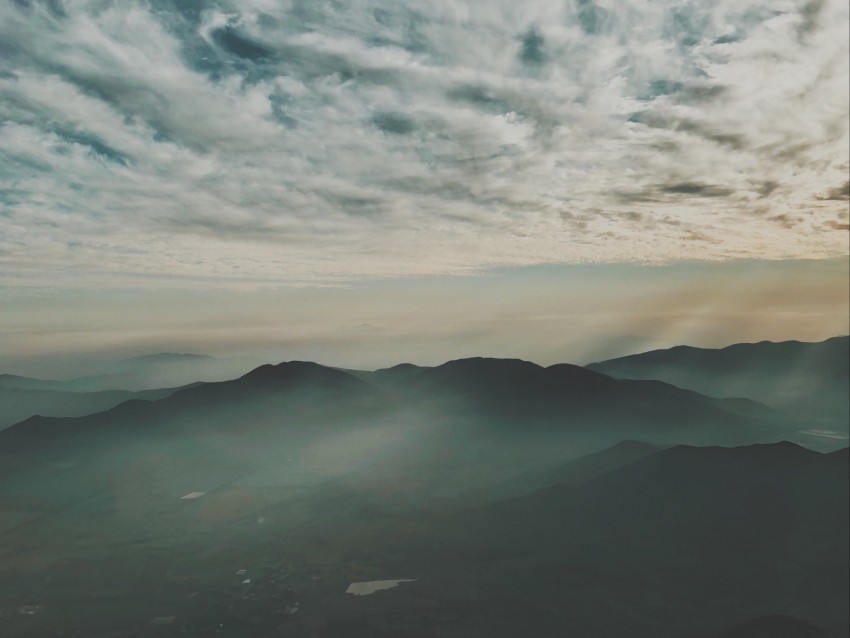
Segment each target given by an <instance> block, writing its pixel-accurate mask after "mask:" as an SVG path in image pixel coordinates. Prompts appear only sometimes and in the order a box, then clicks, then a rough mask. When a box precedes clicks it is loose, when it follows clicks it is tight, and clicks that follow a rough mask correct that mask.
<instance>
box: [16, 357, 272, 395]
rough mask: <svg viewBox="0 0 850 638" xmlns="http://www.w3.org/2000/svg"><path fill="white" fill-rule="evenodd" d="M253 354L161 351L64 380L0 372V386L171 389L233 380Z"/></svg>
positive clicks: (252, 362) (245, 368) (77, 389)
mask: <svg viewBox="0 0 850 638" xmlns="http://www.w3.org/2000/svg"><path fill="white" fill-rule="evenodd" d="M261 363H263V361H261V360H259V359H257V358H256V357H226V358H219V357H210V356H207V355H199V354H181V353H174V352H163V353H158V354H151V355H143V356H139V357H132V358H129V359H124V360H121V361H117V362H115V363H112V364H109V365H106V366H104V367H102V368H101V369H100V370H99V371H98V372H97V373H95V374H90V375H86V376H82V377H77V378H72V379H65V380H41V379H28V378H26V377H20V376H16V375H8V374H4V375H0V388H18V389H26V390H57V391H60V392H103V391H106V390H126V391H141V390H155V389H159V388H173V387H180V386H185V385H190V384H192V383H196V382H215V381H226V380H228V379H233V378H234V377H237V376H239V375H241V374H245V373H246V372H247V371H249V370H251V369H253V368H255V367H257V366H258V365H260V364H261Z"/></svg>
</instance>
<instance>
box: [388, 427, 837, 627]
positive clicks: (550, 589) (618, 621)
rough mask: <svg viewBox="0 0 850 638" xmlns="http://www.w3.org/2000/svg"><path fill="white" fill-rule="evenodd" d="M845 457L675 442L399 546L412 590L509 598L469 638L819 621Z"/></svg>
mask: <svg viewBox="0 0 850 638" xmlns="http://www.w3.org/2000/svg"><path fill="white" fill-rule="evenodd" d="M848 459H850V457H848V451H847V450H846V449H844V450H841V451H839V452H835V453H831V454H820V453H817V452H812V451H810V450H806V449H804V448H801V447H798V446H796V445H793V444H790V443H778V444H772V445H756V446H746V447H739V448H718V447H706V448H694V447H686V446H676V447H673V448H670V449H666V450H661V451H657V452H655V453H652V454H649V455H646V456H642V457H641V458H639V459H638V460H636V461H634V462H633V463H628V464H626V465H625V466H623V467H620V468H617V469H614V470H612V471H610V472H606V473H603V474H601V475H599V476H597V477H595V478H592V479H591V480H589V481H587V482H586V483H583V484H580V485H576V484H574V483H565V484H559V485H554V486H551V487H548V488H546V489H543V490H539V491H536V492H533V493H531V494H526V495H522V496H519V497H515V498H510V499H507V500H505V501H501V502H498V503H495V504H490V505H485V506H483V507H480V508H470V509H468V510H466V511H463V512H459V513H457V514H452V515H449V516H447V517H445V518H443V519H442V520H439V521H436V522H434V523H432V525H431V526H430V527H429V528H427V529H426V530H424V531H423V532H422V533H419V534H417V535H416V536H415V537H414V538H405V539H403V540H402V541H400V544H401V545H407V546H411V545H412V546H414V547H416V548H417V549H416V551H415V552H412V554H411V555H415V554H417V553H418V554H419V555H421V556H425V555H427V556H428V564H429V565H433V566H434V567H433V568H426V567H425V566H424V565H423V564H420V563H417V568H418V570H419V571H417V574H418V575H420V577H421V578H422V580H423V581H425V580H426V579H434V580H433V582H432V583H431V584H430V586H429V587H428V591H427V595H436V594H434V592H437V591H439V590H440V589H441V588H443V587H444V588H446V589H447V590H451V591H452V592H454V593H453V594H451V595H457V592H468V594H466V595H461V600H459V601H457V602H458V604H462V603H463V602H464V601H465V602H466V604H470V603H471V599H470V598H469V596H470V595H471V596H472V597H473V598H474V599H476V600H482V599H487V598H488V597H495V596H498V597H500V598H502V599H504V600H510V605H508V606H506V608H505V609H498V608H495V607H491V608H490V610H489V612H488V615H487V616H476V618H475V621H476V622H478V623H480V625H478V627H479V631H481V632H482V634H481V635H492V636H509V635H513V634H511V631H512V629H510V627H511V623H512V622H513V617H514V616H515V615H516V614H519V615H520V616H521V615H522V614H523V613H528V614H534V617H535V622H539V623H540V626H536V627H535V634H536V635H547V636H548V635H551V636H557V635H563V631H564V630H565V629H568V630H569V633H571V634H572V635H593V636H612V637H613V636H623V635H629V636H636V637H637V636H646V637H647V638H648V637H650V636H652V637H654V638H661V637H664V636H670V637H671V638H672V637H673V636H697V635H699V636H705V635H715V634H716V635H725V634H723V633H722V632H723V631H724V630H726V629H728V628H729V627H730V626H733V625H734V624H735V623H737V622H740V618H741V617H745V618H746V617H748V616H747V614H748V613H749V614H750V615H749V617H753V615H754V614H753V613H752V612H753V611H754V610H759V612H760V613H761V614H763V615H767V616H769V615H771V614H790V615H792V616H794V617H798V618H806V619H812V621H813V622H814V623H815V624H816V625H819V626H822V627H834V626H837V625H840V624H842V623H846V614H847V602H846V601H847V597H848V594H849V593H850V591H848V575H850V561H848V547H847V538H848V534H849V533H850V529H848V528H849V527H850V525H848V496H850V494H848V478H850V474H849V473H848ZM394 549H396V546H395V545H393V546H392V547H391V549H389V550H388V551H393V550H394ZM462 556H466V557H467V558H459V557H462ZM474 556H481V557H483V556H488V557H490V558H489V559H488V560H487V563H486V568H485V567H484V566H483V564H482V565H480V566H479V565H478V564H477V563H476V562H475V559H474V558H473V557H474ZM412 560H414V561H417V560H418V559H415V558H414V559H412ZM450 566H451V567H450ZM473 592H474V594H473ZM422 595H426V592H422ZM437 596H438V598H439V595H437ZM447 596H449V594H447ZM522 610H527V611H526V612H524V611H522ZM532 610H533V611H532ZM560 615H562V616H560ZM559 617H560V618H561V620H560V624H559V621H558V620H557V619H558V618H559ZM547 619H548V620H547ZM784 624H790V625H791V629H794V626H793V623H791V622H790V621H789V623H784ZM767 625H769V626H772V625H771V623H770V622H767ZM541 626H542V627H544V628H545V627H547V626H548V627H549V628H548V629H541ZM559 632H561V633H559ZM711 632H714V633H711ZM730 635H742V636H743V635H758V634H735V633H732V634H730ZM776 635H782V634H781V633H779V634H776ZM789 635H795V634H789ZM801 635H806V634H801ZM813 635H817V634H813ZM824 635H828V634H824Z"/></svg>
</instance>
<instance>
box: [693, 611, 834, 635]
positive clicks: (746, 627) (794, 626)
mask: <svg viewBox="0 0 850 638" xmlns="http://www.w3.org/2000/svg"><path fill="white" fill-rule="evenodd" d="M844 635H846V634H842V633H839V632H837V631H829V630H827V629H823V628H821V627H816V626H815V625H812V624H810V623H807V622H804V621H802V620H800V619H799V618H792V617H790V616H784V615H781V614H775V615H772V616H763V617H761V618H753V619H751V620H747V621H745V622H742V623H740V624H737V625H735V626H734V627H730V628H728V629H726V630H724V631H721V632H720V633H716V634H711V635H710V636H703V637H702V638H841V637H842V636H844Z"/></svg>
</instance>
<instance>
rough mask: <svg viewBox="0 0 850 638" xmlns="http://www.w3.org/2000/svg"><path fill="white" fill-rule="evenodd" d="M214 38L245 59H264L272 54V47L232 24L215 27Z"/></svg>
mask: <svg viewBox="0 0 850 638" xmlns="http://www.w3.org/2000/svg"><path fill="white" fill-rule="evenodd" d="M212 38H213V40H214V41H215V42H216V43H217V44H218V45H219V46H220V47H222V48H223V49H225V50H226V51H228V52H229V53H232V54H233V55H236V56H238V57H240V58H242V59H244V60H251V61H257V60H263V59H265V58H267V57H269V56H271V55H272V51H271V50H270V49H267V48H266V47H264V46H263V45H262V44H260V43H258V42H255V41H253V40H252V39H250V38H247V37H245V36H244V35H242V34H241V33H239V31H238V30H237V29H235V28H233V27H231V26H226V27H222V28H221V29H215V30H214V31H213V32H212Z"/></svg>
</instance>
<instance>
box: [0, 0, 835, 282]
mask: <svg viewBox="0 0 850 638" xmlns="http://www.w3.org/2000/svg"><path fill="white" fill-rule="evenodd" d="M848 22H850V14H848V7H847V3H846V2H844V1H842V0H808V1H796V0H795V1H791V0H773V1H766V0H765V1H760V2H752V1H747V0H735V1H726V0H715V1H713V2H696V1H681V0H676V1H673V0H670V1H665V2H649V1H648V0H647V1H637V2H636V1H634V0H629V1H625V0H622V1H621V0H595V1H594V0H575V1H562V0H558V1H550V0H533V1H530V2H514V1H512V0H475V1H473V0H469V1H462V0H453V1H449V0H404V1H399V0H370V1H369V2H365V1H363V0H340V1H337V2H314V1H313V0H288V1H283V0H281V1H278V0H243V1H241V2H235V1H233V2H229V1H226V0H218V1H215V2H201V1H200V0H191V1H190V0H180V1H178V0H170V1H169V0H150V1H149V2H135V1H134V2H131V1H129V0H128V1H126V2H114V3H113V2H105V1H103V0H50V1H47V0H44V1H39V0H14V1H11V2H5V3H2V4H0V284H7V285H8V284H11V285H15V284H18V283H24V284H26V283H33V282H36V283H38V282H45V281H51V282H56V281H57V280H60V279H59V278H61V277H64V278H65V280H66V281H67V282H69V283H70V282H77V283H85V282H97V281H101V280H103V279H104V278H107V279H110V278H115V277H118V278H120V279H122V280H124V281H130V279H129V277H133V278H135V279H134V280H139V279H144V278H154V279H157V280H161V279H163V278H169V277H179V278H189V277H190V278H198V279H199V280H205V279H209V278H215V279H217V280H220V279H221V278H232V279H234V280H246V281H252V282H256V281H289V282H299V281H303V282H328V281H335V280H339V279H346V278H350V277H361V276H385V275H404V274H438V273H460V272H468V271H473V270H476V269H480V268H484V267H490V266H503V265H521V264H535V263H555V262H566V263H578V262H587V261H600V262H619V261H639V262H646V261H649V262H655V261H669V260H677V259H683V258H688V259H694V258H696V259H727V258H737V257H750V258H770V259H780V258H782V259H788V258H792V259H793V258H824V257H830V256H836V255H843V254H846V253H847V233H846V230H847V226H848V168H849V166H848V146H850V137H848V113H850V102H849V101H848V87H847V77H848V74H850V64H848Z"/></svg>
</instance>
